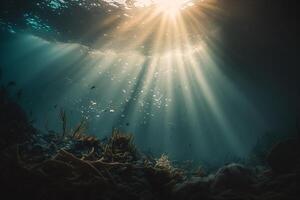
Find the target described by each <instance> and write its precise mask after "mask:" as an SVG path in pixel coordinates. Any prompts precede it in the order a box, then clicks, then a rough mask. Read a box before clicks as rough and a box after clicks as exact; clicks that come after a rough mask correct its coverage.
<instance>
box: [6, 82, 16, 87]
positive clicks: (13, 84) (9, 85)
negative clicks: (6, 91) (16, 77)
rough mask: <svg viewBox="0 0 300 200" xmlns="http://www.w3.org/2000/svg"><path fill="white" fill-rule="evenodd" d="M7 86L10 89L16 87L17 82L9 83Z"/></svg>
mask: <svg viewBox="0 0 300 200" xmlns="http://www.w3.org/2000/svg"><path fill="white" fill-rule="evenodd" d="M7 86H8V87H11V86H16V82H15V81H9V82H8V83H7Z"/></svg>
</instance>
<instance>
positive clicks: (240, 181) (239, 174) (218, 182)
mask: <svg viewBox="0 0 300 200" xmlns="http://www.w3.org/2000/svg"><path fill="white" fill-rule="evenodd" d="M255 180H256V177H255V174H254V172H253V171H252V170H251V169H249V168H246V167H245V166H243V165H241V164H236V163H232V164H229V165H226V166H224V167H222V168H220V169H219V170H218V171H217V173H216V175H215V178H214V181H213V183H212V189H215V190H219V189H221V190H222V189H240V188H247V187H249V186H250V185H251V184H252V183H254V182H255Z"/></svg>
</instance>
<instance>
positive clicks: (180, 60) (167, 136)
mask: <svg viewBox="0 0 300 200" xmlns="http://www.w3.org/2000/svg"><path fill="white" fill-rule="evenodd" d="M69 4H71V5H72V6H70V5H69ZM102 5H105V6H104V7H103V6H102ZM122 5H123V4H120V5H119V6H115V5H113V6H112V5H109V4H102V3H100V4H98V3H97V2H96V3H95V2H93V1H91V2H89V1H79V0H76V1H75V0H73V1H70V2H67V1H63V0H57V1H39V2H38V1H37V2H34V1H33V3H29V8H26V9H24V10H22V9H21V10H13V11H14V12H16V13H19V16H16V17H15V18H12V17H11V16H10V15H9V14H7V12H2V14H3V13H4V14H3V15H2V16H1V18H0V25H1V30H2V31H1V43H0V52H1V53H0V66H1V84H4V85H5V84H8V83H9V82H11V81H14V82H15V83H16V84H15V85H11V86H9V89H10V93H11V95H12V96H14V98H15V99H16V100H17V101H18V102H19V103H20V104H21V105H22V106H23V108H24V109H25V110H26V112H27V113H28V116H29V118H30V119H32V120H33V124H34V126H35V127H36V128H38V129H39V130H40V131H42V132H47V131H55V132H57V133H59V132H60V131H61V122H60V119H59V111H60V109H64V110H66V112H67V116H68V129H72V128H74V127H75V126H76V124H77V123H78V122H79V121H80V120H82V119H84V120H86V121H87V122H88V125H89V129H88V131H87V132H88V133H89V134H92V135H96V136H99V137H101V138H102V137H105V136H108V135H109V134H110V133H111V130H112V129H113V128H118V129H120V130H122V131H124V132H128V133H132V134H134V136H135V143H136V144H137V146H138V147H139V149H141V150H142V151H148V152H152V153H153V154H155V155H159V154H162V153H166V154H168V155H169V156H170V157H171V158H172V159H175V160H194V161H195V162H207V163H213V164H221V163H222V162H226V159H228V158H229V157H231V158H232V157H239V158H245V157H247V156H249V154H251V150H252V148H253V146H254V145H255V144H256V143H257V140H258V138H259V137H260V136H261V135H262V134H264V133H265V132H270V131H271V132H274V134H277V133H282V132H292V131H294V130H295V129H296V125H295V124H296V115H297V112H296V111H295V109H296V107H297V98H298V96H297V88H298V87H297V80H296V79H294V78H295V77H294V76H295V74H294V73H293V70H294V68H292V69H285V72H283V71H282V70H281V68H280V66H282V63H285V64H287V65H290V66H292V65H295V64H294V63H293V62H294V61H293V60H292V59H286V55H283V54H281V52H277V53H276V54H280V55H282V57H281V58H280V59H279V58H278V57H277V59H279V60H278V61H276V62H272V61H270V55H269V54H268V53H266V56H265V57H259V56H256V54H255V53H253V52H255V50H252V49H251V48H254V47H257V46H258V47H259V44H260V43H259V42H257V44H256V43H254V44H247V42H248V41H245V40H242V41H243V42H244V43H246V44H244V43H243V44H242V45H246V46H247V45H250V46H249V49H243V50H244V51H241V52H239V51H238V52H239V53H240V54H238V55H237V54H236V53H232V52H230V51H228V48H229V47H228V46H229V45H228V44H226V42H229V41H228V40H229V39H228V38H227V37H226V34H228V32H226V29H230V25H228V27H227V26H226V23H225V22H224V24H223V23H221V22H216V21H215V17H214V16H213V15H212V16H211V15H210V14H211V13H208V15H207V16H206V17H207V20H208V21H206V22H205V23H207V24H204V25H203V27H201V28H202V29H201V30H203V29H204V31H198V29H197V30H195V31H190V32H189V33H188V34H187V33H184V32H183V33H181V34H178V32H177V31H178V30H177V29H176V31H174V30H173V29H172V28H166V30H164V26H168V25H164V26H162V27H163V28H162V30H164V33H165V36H162V38H160V39H155V37H154V36H153V34H155V33H157V32H156V31H157V30H156V29H157V28H156V27H157V26H156V25H157V24H156V23H154V22H153V24H152V25H153V27H150V26H142V25H141V26H140V23H143V22H145V21H144V20H146V19H149V18H148V17H147V16H146V17H144V18H143V19H144V20H141V21H140V22H134V23H133V25H132V26H131V27H130V28H129V30H126V31H124V32H122V31H118V30H119V29H122V28H124V27H127V26H129V25H128V24H126V22H128V21H126V20H127V18H128V16H127V15H124V9H125V8H123V7H122ZM75 8H76V9H75ZM205 8H206V7H205V6H204V8H203V9H204V11H203V13H205V12H208V11H206V10H205ZM4 9H8V10H9V9H10V7H9V6H8V7H7V8H4ZM96 9H99V10H98V12H100V11H101V12H100V13H96V14H95V16H96V17H95V16H94V15H92V16H88V17H86V18H80V17H83V16H86V15H83V14H82V13H84V12H86V13H89V12H91V13H93V12H95V10H96ZM142 9H144V8H137V10H138V11H137V12H138V13H139V14H140V13H141V12H142V13H143V11H142ZM145 9H150V8H145ZM207 9H208V8H207ZM72 11H74V12H72ZM209 11H210V10H209ZM11 12H12V11H11ZM76 12H78V13H76ZM102 12H103V13H104V12H107V13H108V14H107V13H106V14H103V13H102ZM210 12H214V11H210ZM215 12H216V13H217V11H215ZM8 13H9V12H8ZM109 13H113V14H109ZM133 13H135V12H133ZM81 14H82V15H83V16H82V15H81ZM129 14H132V13H131V12H130V13H129ZM77 15H78V16H80V17H76V16H77ZM111 15H113V16H114V17H115V18H114V17H112V16H111ZM60 16H61V18H60ZM65 16H69V17H70V18H65ZM93 16H94V17H93ZM51 17H52V18H51ZM71 17H73V18H71ZM138 17H139V15H138V14H136V15H133V19H136V20H138ZM200 17H201V16H200ZM210 17H211V18H210ZM111 18H113V19H114V20H115V21H114V20H113V19H111ZM96 19H97V20H99V22H98V24H97V23H96V22H97V20H96ZM110 19H111V20H110ZM133 19H129V22H130V20H133ZM202 19H203V16H202ZM155 20H157V19H155ZM86 21H88V22H90V23H91V24H92V22H93V26H92V25H91V24H85V22H86ZM91 21H92V22H91ZM75 22H77V23H75ZM110 23H111V24H110ZM135 23H137V24H135ZM145 23H147V22H145ZM151 23H152V22H151ZM151 23H150V22H149V24H148V25H150V24H151ZM172 23H174V22H172ZM202 23H204V22H201V21H200V22H197V24H198V25H199V24H200V25H201V24H202ZM210 23H211V24H210ZM99 24H100V25H99ZM104 24H106V25H104ZM107 24H108V25H107ZM97 26H99V27H97ZM170 26H171V25H170ZM190 26H192V25H190ZM87 27H88V28H89V29H86V28H87ZM92 27H94V28H92ZM112 27H113V28H112ZM235 28H236V27H235ZM93 29H94V30H93ZM242 29H243V28H242ZM74 30H76V31H75V32H72V31H74ZM187 30H190V29H189V28H187ZM191 30H192V28H191ZM230 30H231V29H230ZM233 30H234V29H233ZM147 31H149V33H148V32H147ZM227 31H228V30H227ZM231 31H232V30H231ZM249 32H251V31H249ZM143 34H146V36H145V37H146V39H144V40H141V38H143V37H144V36H143ZM229 35H230V34H229ZM153 37H154V38H153ZM185 37H187V38H188V40H185V39H184V38H185ZM178 38H179V39H178ZM169 39H170V41H169ZM231 39H232V38H231ZM252 39H253V38H252ZM140 40H141V41H140ZM237 40H238V39H237ZM157 41H159V45H158V46H159V47H158V48H157V49H158V50H157V49H156V48H155V47H157V45H156V42H157ZM176 41H178V44H173V43H176ZM188 41H189V42H188ZM238 41H239V40H238ZM182 43H184V44H182ZM233 43H234V42H233ZM251 45H253V46H254V47H252V46H251ZM255 45H257V46H255ZM165 46H166V48H165ZM233 48H236V49H238V47H236V46H233ZM268 48H271V49H272V47H268ZM259 51H260V50H259ZM258 54H260V53H259V52H258ZM245 55H246V57H245V58H244V57H243V56H245ZM289 55H291V54H289ZM271 57H272V56H271ZM252 58H257V60H256V59H252ZM272 58H274V57H272ZM275 58H276V56H275ZM249 59H250V60H251V61H249ZM271 60H272V59H271ZM287 60H288V61H290V63H287V62H286V61H287ZM290 74H292V75H290ZM289 81H290V82H289ZM20 91H21V95H20Z"/></svg>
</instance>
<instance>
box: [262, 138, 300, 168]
mask: <svg viewBox="0 0 300 200" xmlns="http://www.w3.org/2000/svg"><path fill="white" fill-rule="evenodd" d="M267 162H268V164H269V166H270V167H271V169H272V170H273V171H274V172H276V173H287V172H290V171H292V170H294V169H297V167H299V166H300V141H299V139H287V140H285V141H282V142H279V143H278V144H276V145H274V147H273V148H272V149H271V151H270V152H269V154H268V156H267Z"/></svg>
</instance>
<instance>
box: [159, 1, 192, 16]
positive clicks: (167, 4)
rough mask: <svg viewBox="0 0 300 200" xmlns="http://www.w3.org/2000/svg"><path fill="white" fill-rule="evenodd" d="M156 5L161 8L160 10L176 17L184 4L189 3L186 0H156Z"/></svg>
mask: <svg viewBox="0 0 300 200" xmlns="http://www.w3.org/2000/svg"><path fill="white" fill-rule="evenodd" d="M154 3H155V5H156V6H157V8H158V9H159V11H160V12H162V13H164V14H166V15H168V16H171V17H174V16H176V15H177V14H178V13H179V12H180V10H181V9H183V7H184V5H185V4H186V3H187V1H186V0H172V1H170V0H155V1H154Z"/></svg>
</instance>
